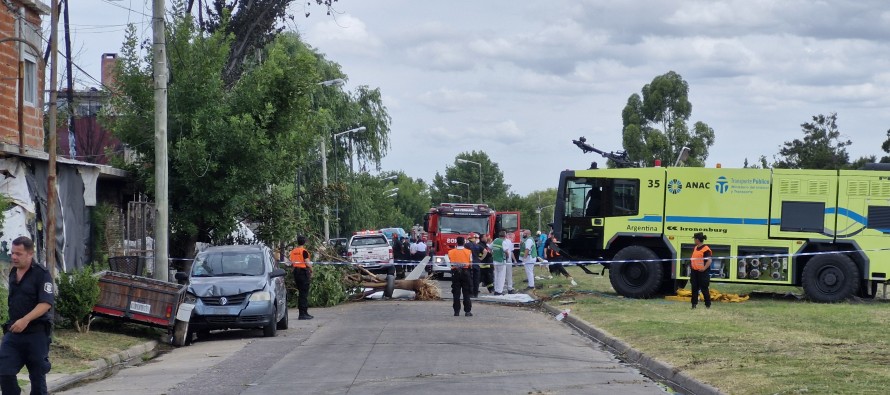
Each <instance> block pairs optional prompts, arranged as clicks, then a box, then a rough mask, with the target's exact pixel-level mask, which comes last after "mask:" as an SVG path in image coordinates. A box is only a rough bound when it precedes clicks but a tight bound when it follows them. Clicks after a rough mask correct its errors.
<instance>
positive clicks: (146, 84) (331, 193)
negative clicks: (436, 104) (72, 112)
mask: <svg viewBox="0 0 890 395" xmlns="http://www.w3.org/2000/svg"><path fill="white" fill-rule="evenodd" d="M230 44H231V39H230V37H229V36H228V35H226V34H225V33H224V32H223V31H221V30H220V31H217V32H214V33H213V34H204V33H201V32H200V30H199V29H198V28H197V26H196V24H195V23H194V21H193V19H192V17H191V16H190V15H189V14H188V13H183V12H174V17H173V19H172V21H171V23H170V33H169V36H168V38H167V45H168V53H169V56H170V61H169V67H170V69H171V75H172V79H171V82H170V84H169V87H168V103H169V109H170V112H169V120H168V130H169V136H168V144H169V146H168V151H169V169H170V170H169V185H170V186H169V188H170V195H169V196H170V197H169V203H170V211H171V212H172V213H176V215H174V216H171V219H170V220H171V254H177V255H179V256H188V255H191V252H192V251H193V248H194V244H195V242H196V241H203V242H220V241H224V240H225V239H226V238H227V236H228V234H229V233H230V232H231V231H232V230H233V229H234V228H235V225H236V224H237V222H238V221H248V222H251V223H254V224H256V225H257V234H258V236H259V238H260V240H261V241H264V242H266V243H268V244H272V245H274V244H278V242H286V241H289V240H292V239H293V238H294V237H295V236H296V233H297V232H301V233H308V232H310V231H311V232H314V233H316V234H318V233H320V232H321V225H320V224H321V222H322V220H323V218H322V215H321V213H322V210H321V206H322V205H323V204H325V203H327V204H328V205H332V204H333V203H334V202H335V201H336V199H335V197H336V196H339V195H342V194H344V193H345V192H346V191H345V189H344V188H343V187H342V185H332V186H331V187H329V188H323V187H322V182H321V176H320V175H321V170H320V165H319V163H320V160H319V159H320V151H319V150H318V149H317V147H318V146H319V141H320V140H321V139H326V140H327V141H330V138H331V136H332V134H333V133H336V132H339V131H341V130H344V129H349V128H354V127H355V126H357V125H358V124H360V123H367V125H365V126H366V128H367V131H366V132H365V133H363V134H362V135H363V136H362V139H363V140H362V141H363V142H364V143H365V145H366V146H367V147H365V148H363V149H362V150H360V152H359V153H358V157H359V158H360V160H364V161H368V162H372V163H374V164H375V165H378V166H379V159H380V158H381V157H382V156H383V155H384V153H385V150H386V148H387V144H388V132H389V122H390V120H389V116H388V115H387V113H386V108H385V106H383V104H382V102H381V100H380V92H379V91H378V90H376V89H369V88H368V87H359V88H358V89H357V90H356V91H355V92H345V91H343V90H340V89H337V88H330V87H323V86H321V85H319V84H318V82H320V81H326V80H332V79H336V78H344V79H345V78H346V76H345V75H344V74H342V72H341V71H340V66H339V65H338V64H336V63H335V62H332V61H329V60H327V59H325V58H324V57H323V56H322V55H321V54H319V53H318V52H317V51H315V50H314V49H312V48H310V47H308V46H307V45H306V44H304V43H303V42H302V41H301V40H300V39H299V36H297V35H296V34H280V35H278V36H277V38H276V39H275V41H274V42H272V43H271V44H269V45H268V46H267V47H266V48H265V49H264V51H262V52H261V53H258V54H257V55H256V56H255V57H252V58H249V59H247V60H245V63H244V72H243V73H242V74H241V77H240V78H239V80H237V81H235V82H234V83H233V84H227V83H226V82H225V80H224V78H223V73H224V68H225V67H226V66H225V65H226V61H227V59H228V54H229V52H228V47H229V46H230ZM141 49H142V50H145V49H146V48H141ZM141 52H143V51H140V48H139V47H138V41H137V39H136V34H135V28H133V27H132V26H131V27H130V28H129V30H128V36H127V41H126V42H125V44H124V48H123V49H122V56H121V63H120V65H119V67H118V69H117V74H118V75H117V77H118V80H117V81H118V91H117V92H116V94H115V95H114V96H113V100H112V108H114V114H113V115H114V116H113V117H111V116H108V117H106V122H107V123H108V124H109V126H110V129H111V130H113V131H114V133H115V134H116V135H117V136H118V137H119V138H120V139H121V140H122V141H123V142H125V143H127V144H128V145H130V146H131V147H132V148H133V149H134V150H135V151H136V153H137V155H136V161H135V163H134V164H133V165H132V166H130V170H132V171H133V172H134V174H136V176H137V179H138V181H139V183H140V187H141V188H142V189H143V190H146V191H153V190H154V188H153V183H154V169H153V163H154V146H153V145H152V144H150V143H151V142H152V141H153V138H152V136H153V122H152V119H153V108H154V105H153V101H152V94H153V90H152V73H151V67H150V58H149V57H148V56H141ZM144 52H146V53H148V51H144ZM332 154H333V153H332V152H330V151H329V152H328V156H329V157H330V158H333V156H332ZM295 202H300V203H299V204H294V203H295Z"/></svg>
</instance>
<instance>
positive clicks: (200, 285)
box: [176, 245, 288, 338]
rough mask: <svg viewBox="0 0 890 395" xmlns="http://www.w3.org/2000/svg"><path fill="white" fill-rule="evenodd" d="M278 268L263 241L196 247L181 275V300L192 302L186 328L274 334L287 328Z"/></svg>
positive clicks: (203, 331)
mask: <svg viewBox="0 0 890 395" xmlns="http://www.w3.org/2000/svg"><path fill="white" fill-rule="evenodd" d="M284 275H285V272H284V270H283V269H281V268H279V267H278V265H277V263H276V261H275V258H274V257H273V256H272V251H271V250H270V249H269V248H268V247H265V246H259V245H239V246H216V247H209V248H207V249H206V250H204V251H202V252H200V253H198V254H197V255H196V256H195V260H194V262H193V263H192V266H191V270H190V272H189V273H182V272H180V273H177V274H176V277H177V279H178V280H187V281H188V288H187V290H186V296H185V303H188V304H194V306H195V307H194V309H192V315H191V319H190V321H189V332H193V333H197V335H198V337H199V338H201V337H204V336H206V335H207V334H208V333H209V331H210V330H213V329H234V328H263V335H264V336H266V337H274V336H275V334H276V331H277V330H278V329H287V326H288V315H287V292H286V291H285V286H284Z"/></svg>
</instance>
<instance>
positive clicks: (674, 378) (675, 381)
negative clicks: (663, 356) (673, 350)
mask: <svg viewBox="0 0 890 395" xmlns="http://www.w3.org/2000/svg"><path fill="white" fill-rule="evenodd" d="M541 306H542V307H543V308H544V310H545V311H547V312H548V313H550V314H552V315H554V316H555V315H557V314H559V313H561V312H562V310H561V309H557V308H555V307H553V306H551V305H550V304H548V303H546V302H544V303H541ZM562 322H564V323H566V324H568V325H570V326H572V327H573V328H575V329H576V330H578V331H579V332H581V333H583V334H585V335H587V336H589V337H591V338H592V339H594V340H596V341H597V342H599V343H600V344H602V345H603V346H604V347H605V348H606V349H607V350H608V351H610V352H612V353H613V354H615V356H616V357H618V359H620V360H622V361H624V362H626V363H628V364H630V365H632V366H634V367H636V368H638V369H640V370H641V371H642V372H643V373H645V374H646V375H647V376H649V377H652V378H657V379H658V380H659V381H663V382H665V383H667V384H668V385H670V386H671V387H672V389H674V390H675V391H677V392H678V393H683V394H694V395H724V394H723V392H720V390H718V389H717V388H715V387H713V386H711V385H708V384H705V383H702V382H700V381H698V380H696V379H694V378H692V377H690V376H689V375H687V374H686V373H683V372H681V371H680V370H678V369H677V368H674V367H673V366H671V365H668V364H667V363H664V362H662V361H659V360H657V359H655V358H652V357H650V356H648V355H646V354H644V353H642V352H640V351H638V350H635V349H634V348H633V347H631V346H630V345H628V344H627V343H625V342H623V341H621V339H618V338H616V337H614V336H612V335H611V334H609V333H608V332H606V331H604V330H602V329H600V328H597V327H596V326H594V325H593V324H590V323H588V322H586V321H584V320H582V319H580V318H578V317H576V316H573V315H571V314H569V315H567V316H566V318H565V319H563V320H562Z"/></svg>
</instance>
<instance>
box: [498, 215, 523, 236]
mask: <svg viewBox="0 0 890 395" xmlns="http://www.w3.org/2000/svg"><path fill="white" fill-rule="evenodd" d="M501 229H502V230H504V231H506V232H515V231H516V230H517V229H519V216H518V215H516V214H502V215H501Z"/></svg>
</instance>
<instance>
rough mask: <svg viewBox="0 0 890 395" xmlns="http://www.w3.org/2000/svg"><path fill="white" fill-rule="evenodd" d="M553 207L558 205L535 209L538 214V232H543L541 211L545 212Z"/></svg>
mask: <svg viewBox="0 0 890 395" xmlns="http://www.w3.org/2000/svg"><path fill="white" fill-rule="evenodd" d="M553 206H556V205H555V204H550V205H547V206H544V207H538V208H536V209H535V212H536V213H537V214H538V231H540V230H541V211H543V210H544V209H545V208H548V207H553Z"/></svg>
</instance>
